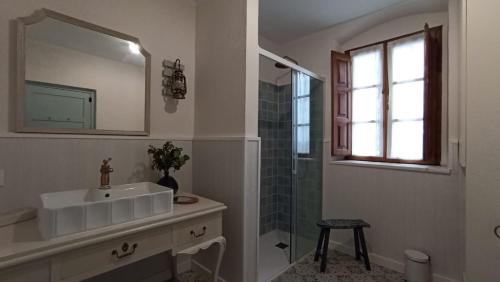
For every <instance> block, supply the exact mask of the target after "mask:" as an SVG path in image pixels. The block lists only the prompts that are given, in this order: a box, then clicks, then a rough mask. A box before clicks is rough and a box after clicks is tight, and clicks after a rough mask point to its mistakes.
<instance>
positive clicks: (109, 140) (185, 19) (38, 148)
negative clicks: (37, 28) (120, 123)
mask: <svg viewBox="0 0 500 282" xmlns="http://www.w3.org/2000/svg"><path fill="white" fill-rule="evenodd" d="M40 8H48V9H53V10H55V11H58V12H61V13H65V14H67V15H69V16H72V17H76V18H79V19H82V20H85V21H89V22H92V23H95V24H98V25H102V26H104V27H107V28H110V29H114V30H117V31H120V32H123V33H127V34H130V35H133V36H136V37H138V38H139V39H140V40H141V43H142V44H143V46H144V48H145V49H146V50H147V51H148V52H150V53H151V58H152V63H151V67H152V72H151V137H145V138H143V137H141V138H127V137H119V138H114V137H91V136H90V137H88V136H64V135H62V136H61V135H37V134H15V133H12V132H9V130H8V124H9V122H12V121H13V120H12V119H9V116H10V117H12V115H13V114H14V111H13V109H14V105H13V94H14V92H13V83H14V79H15V77H14V75H13V72H12V71H13V67H14V66H15V65H14V64H15V61H14V60H13V59H12V58H14V57H13V54H14V51H15V41H14V35H15V34H14V33H13V27H14V25H13V20H14V19H16V18H17V17H22V16H27V15H30V14H31V13H32V12H33V11H34V10H36V9H40ZM195 15H196V6H195V4H194V3H193V2H192V1H183V0H168V1H167V0H151V1H148V3H147V5H146V4H144V3H143V2H139V1H123V0H107V1H97V0H90V1H89V0H85V1H84V0H81V1H78V0H76V1H64V0H43V1H27V0H24V1H14V0H12V1H10V0H7V1H1V2H0V27H1V28H0V38H1V40H0V42H2V44H0V66H2V68H1V69H0V169H4V170H5V181H6V185H5V186H4V187H1V188H0V212H1V211H5V210H8V209H10V208H18V207H22V206H26V205H35V204H36V203H37V201H38V195H39V194H40V193H42V192H49V191H60V190H70V189H75V188H85V187H89V188H90V187H95V186H96V184H97V181H98V179H99V171H98V168H99V167H98V166H99V163H100V160H101V159H103V158H106V157H112V158H113V166H114V167H115V173H114V174H113V175H112V177H111V179H112V180H111V181H112V184H121V183H126V182H130V181H132V180H133V181H138V180H156V178H157V176H156V175H154V174H153V173H152V172H151V171H150V168H149V164H148V163H149V160H148V157H147V153H146V150H147V146H148V145H149V144H151V143H153V142H154V143H159V142H160V140H163V139H173V140H180V141H179V142H181V141H182V143H180V144H181V145H182V146H185V147H186V150H187V152H188V153H189V154H191V149H190V147H191V142H190V141H189V140H191V138H192V136H193V131H194V61H195V58H194V48H195ZM174 39H175V40H174ZM175 58H181V60H182V63H183V64H185V66H186V72H185V73H186V76H187V79H188V83H189V84H188V94H187V98H186V100H181V101H175V102H172V101H171V100H167V101H165V100H164V98H163V97H162V96H161V87H162V86H161V80H162V76H161V71H162V61H163V59H170V60H172V59H175ZM130 114H131V113H128V112H127V113H121V115H130ZM20 160H22V162H20ZM139 165H140V166H142V167H143V170H144V171H143V174H138V172H137V171H136V169H137V167H136V166H139ZM148 171H149V172H148ZM49 175H50V176H51V177H48V178H46V177H47V176H49ZM180 175H181V176H180V177H181V180H180V182H182V183H183V184H181V189H184V190H187V191H190V190H191V177H192V173H191V166H190V164H189V165H188V166H186V167H184V168H183V169H182V173H180Z"/></svg>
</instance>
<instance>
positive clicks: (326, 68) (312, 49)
mask: <svg viewBox="0 0 500 282" xmlns="http://www.w3.org/2000/svg"><path fill="white" fill-rule="evenodd" d="M374 17H375V16H374V15H370V16H367V17H362V18H359V19H356V20H353V21H350V22H347V23H343V24H341V25H339V26H336V27H333V28H330V29H327V30H323V31H320V32H318V33H315V34H311V35H308V36H306V37H304V38H301V39H298V40H296V41H294V42H291V43H288V44H285V45H283V46H281V49H280V51H281V52H282V54H280V55H288V56H291V57H293V58H295V59H297V60H298V61H299V62H300V64H301V65H302V66H304V67H305V68H307V69H309V70H311V71H313V72H315V73H317V74H319V75H321V76H324V77H325V78H326V81H325V88H326V92H325V94H326V95H325V131H324V132H325V139H326V140H325V141H326V142H325V150H324V152H325V153H324V159H325V165H324V188H323V190H324V191H323V216H324V217H327V218H335V217H347V218H352V217H354V218H358V217H359V218H363V219H365V220H367V221H368V222H369V223H370V224H371V225H372V228H371V229H370V230H369V231H368V234H367V236H368V242H369V248H370V251H371V252H372V256H373V257H374V261H377V262H378V263H382V264H384V265H386V266H389V267H391V268H394V269H397V270H400V271H402V270H403V263H404V256H403V251H404V250H405V249H408V248H416V249H419V250H422V251H424V252H426V253H428V254H429V255H430V256H431V257H432V265H433V272H434V273H435V277H434V278H435V279H446V278H449V279H453V280H459V278H460V276H461V271H462V268H461V259H460V256H461V255H462V254H463V252H462V249H463V244H462V240H461V238H460V236H458V235H457V234H460V231H461V230H462V228H463V224H462V221H463V214H464V210H463V195H462V194H461V190H460V185H461V182H460V181H461V180H460V179H461V177H462V170H461V169H460V168H459V167H458V165H457V164H458V159H457V155H458V149H457V148H458V146H457V145H456V138H458V134H459V133H458V131H457V127H456V126H455V124H456V122H457V121H458V109H455V108H456V107H457V104H456V102H457V99H458V96H459V95H458V93H449V95H446V94H447V93H448V91H447V88H448V87H447V83H446V82H445V83H444V84H445V85H446V87H445V88H444V89H443V90H444V97H443V98H444V101H445V104H446V100H447V99H448V100H450V101H449V102H448V104H449V105H450V107H453V109H451V110H449V111H447V110H446V109H445V110H444V111H443V112H444V114H443V120H444V121H446V120H448V122H447V124H448V125H449V127H448V129H447V130H445V131H443V132H448V131H449V133H448V134H445V135H444V136H443V144H444V149H445V151H444V153H445V154H444V155H445V156H446V155H448V156H447V157H445V158H444V160H443V163H448V165H449V166H450V167H452V173H451V174H450V175H447V174H433V173H422V172H416V171H401V170H394V169H388V168H367V167H357V166H356V167H355V166H345V165H338V164H335V163H334V162H333V160H332V158H331V156H330V126H331V120H330V113H331V106H330V105H331V100H330V52H331V50H339V51H342V50H346V49H349V48H352V47H356V46H362V45H365V44H369V43H373V42H376V41H380V40H382V39H389V38H392V37H395V36H399V35H403V34H407V33H411V32H414V31H417V30H421V29H423V26H424V24H425V23H426V22H427V23H429V25H431V26H435V25H441V24H442V25H444V36H445V40H446V38H447V30H448V21H447V18H448V15H447V13H431V14H417V15H412V16H407V17H402V18H397V19H392V20H390V21H388V22H385V23H384V22H383V23H380V19H378V20H377V21H378V23H377V24H375V25H374V24H373V22H374V20H373V18H374ZM370 23H372V24H370ZM353 34H354V36H353ZM444 49H445V50H444V54H445V56H446V57H447V55H446V54H447V51H448V49H447V45H446V44H445V46H444ZM454 60H456V58H454ZM454 62H455V61H454ZM444 65H445V69H446V70H447V69H448V68H447V66H448V62H447V61H446V60H444ZM454 75H456V74H454ZM445 76H446V74H445ZM445 81H446V80H445ZM449 83H452V84H454V83H458V81H457V79H456V78H455V79H454V80H453V81H451V80H450V82H449ZM454 89H456V88H454ZM448 113H450V115H448ZM448 151H449V152H450V153H449V154H447V152H448ZM334 240H335V241H336V242H337V243H341V244H343V246H344V247H348V248H349V247H352V234H351V233H347V232H345V233H344V232H338V233H335V234H334ZM437 281H439V280H437Z"/></svg>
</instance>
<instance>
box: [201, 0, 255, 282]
mask: <svg viewBox="0 0 500 282" xmlns="http://www.w3.org/2000/svg"><path fill="white" fill-rule="evenodd" d="M257 11H258V1H257V0H211V1H199V2H198V6H197V15H196V26H197V30H196V32H197V34H196V77H197V79H196V93H197V97H196V116H195V141H194V143H193V155H194V159H193V164H194V168H193V171H194V183H193V191H194V192H195V193H196V194H199V195H204V196H207V197H210V198H211V199H214V200H218V201H221V202H223V203H225V204H226V205H227V206H228V209H227V210H226V211H224V217H223V221H224V223H223V234H224V236H225V237H226V239H227V242H228V244H227V245H228V248H227V252H226V254H225V255H224V259H223V262H222V268H221V276H222V277H223V278H224V279H226V281H248V282H251V281H255V280H256V278H255V277H256V268H257V264H256V262H257V256H256V255H257V244H256V240H257V234H258V230H257V229H258V225H257V222H258V209H257V208H258V185H259V181H258V169H256V167H255V166H256V164H258V161H259V158H258V151H259V150H258V148H259V147H258V146H259V143H258V142H259V140H258V139H257V138H255V137H256V136H257V122H258V121H257V112H258V75H259V73H258V66H259V65H258V64H259V57H258V49H257V36H258V31H257V27H258V25H257V21H258V13H257ZM196 260H197V261H199V262H200V263H202V264H204V265H209V264H211V263H212V260H213V259H211V258H210V257H206V256H203V255H202V256H199V257H197V258H196Z"/></svg>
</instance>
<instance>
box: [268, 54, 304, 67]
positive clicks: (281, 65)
mask: <svg viewBox="0 0 500 282" xmlns="http://www.w3.org/2000/svg"><path fill="white" fill-rule="evenodd" d="M283 59H285V60H288V61H290V62H292V63H294V64H296V65H299V62H297V61H296V60H294V59H292V58H290V57H288V56H284V57H283ZM274 66H275V67H277V68H279V69H287V68H288V66H286V65H284V64H282V63H276V64H274Z"/></svg>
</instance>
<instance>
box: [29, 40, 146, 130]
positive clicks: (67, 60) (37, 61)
mask: <svg viewBox="0 0 500 282" xmlns="http://www.w3.org/2000/svg"><path fill="white" fill-rule="evenodd" d="M25 44H26V70H25V71H26V79H27V80H34V81H40V82H47V83H54V84H60V85H66V86H73V87H80V88H87V89H93V90H95V91H96V128H97V129H107V130H132V131H144V117H145V110H144V106H143V105H144V103H145V97H146V96H145V94H144V92H145V90H144V89H145V83H146V73H145V67H144V66H139V65H135V64H130V63H122V62H119V61H115V60H112V59H108V58H104V57H99V56H95V55H91V54H87V53H83V52H80V51H77V50H72V49H68V48H65V47H61V46H56V45H52V44H48V43H45V42H42V41H38V40H32V39H28V40H26V41H25ZM124 113H126V114H124Z"/></svg>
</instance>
